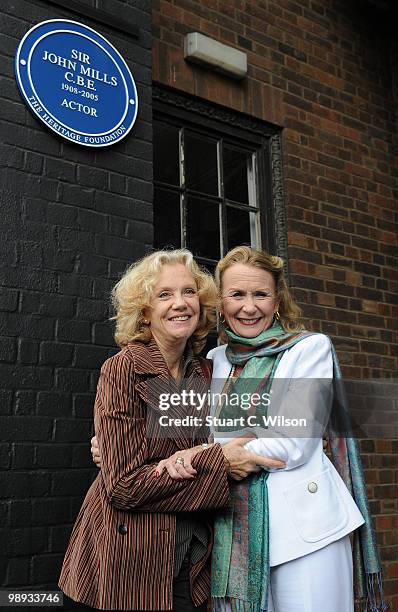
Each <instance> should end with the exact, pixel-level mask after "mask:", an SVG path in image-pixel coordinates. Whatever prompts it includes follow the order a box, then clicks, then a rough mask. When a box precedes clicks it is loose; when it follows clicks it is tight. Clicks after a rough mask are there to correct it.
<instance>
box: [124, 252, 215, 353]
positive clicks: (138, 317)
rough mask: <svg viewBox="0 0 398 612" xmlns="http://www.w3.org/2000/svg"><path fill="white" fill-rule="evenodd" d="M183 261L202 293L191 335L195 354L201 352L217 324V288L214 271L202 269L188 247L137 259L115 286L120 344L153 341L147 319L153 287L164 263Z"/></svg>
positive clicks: (200, 293)
mask: <svg viewBox="0 0 398 612" xmlns="http://www.w3.org/2000/svg"><path fill="white" fill-rule="evenodd" d="M165 264H171V265H174V264H183V265H184V266H186V267H187V269H188V270H189V272H190V273H191V274H192V276H193V278H194V280H195V283H196V286H197V289H198V295H199V303H200V315H199V322H198V325H197V327H196V329H195V331H194V333H193V335H192V336H191V338H190V343H191V346H192V349H193V352H194V353H195V354H197V353H200V351H201V350H202V348H203V346H204V345H205V343H206V338H207V335H208V333H209V331H210V329H211V328H212V327H214V326H215V321H216V315H215V309H216V306H217V303H218V296H217V288H216V285H215V283H214V280H213V277H212V276H211V274H209V273H208V272H206V271H205V270H202V269H201V268H200V267H199V266H198V264H197V263H196V261H195V260H194V258H193V255H192V253H191V252H190V251H188V250H187V249H175V250H168V251H166V250H163V251H155V252H154V253H151V254H150V255H147V256H146V257H144V258H143V259H140V260H139V261H136V262H135V263H133V264H132V265H131V266H130V267H129V268H128V269H127V271H126V272H125V274H124V275H123V277H122V278H121V279H120V281H119V282H118V283H117V284H116V285H115V287H114V288H113V290H112V304H113V307H114V309H115V312H116V314H115V316H114V317H112V319H113V320H115V321H116V331H115V340H116V343H117V344H118V346H120V347H123V346H126V344H128V343H129V342H133V341H135V340H139V341H141V342H145V343H147V342H149V340H150V339H151V337H152V334H151V328H150V326H149V325H148V324H145V323H144V318H145V317H144V314H143V313H144V310H145V308H148V307H150V302H151V299H152V296H153V290H154V287H155V284H156V281H157V277H158V275H159V273H160V270H161V268H162V266H164V265H165Z"/></svg>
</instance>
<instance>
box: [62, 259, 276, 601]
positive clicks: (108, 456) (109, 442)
mask: <svg viewBox="0 0 398 612" xmlns="http://www.w3.org/2000/svg"><path fill="white" fill-rule="evenodd" d="M113 303H114V306H115V310H116V315H115V317H114V318H115V320H116V334H115V338H116V341H117V343H118V345H119V347H120V349H121V350H120V352H118V353H117V354H116V355H114V356H113V357H111V358H110V359H108V360H107V361H106V362H105V363H104V365H103V366H102V368H101V374H100V378H99V382H98V388H97V395H96V401H95V406H94V422H95V431H96V435H97V438H98V445H99V450H100V453H101V458H102V466H101V467H102V469H101V471H100V472H99V473H98V476H97V478H96V479H95V481H94V482H93V484H92V485H91V487H90V489H89V491H88V493H87V495H86V498H85V500H84V502H83V505H82V507H81V510H80V512H79V515H78V517H77V520H76V523H75V526H74V529H73V531H72V535H71V539H70V542H69V546H68V549H67V552H66V555H65V559H64V564H63V567H62V573H61V577H60V581H59V585H60V587H61V589H62V590H63V591H64V592H65V593H66V594H67V595H68V596H69V597H71V598H72V599H73V600H75V601H77V602H80V603H82V604H85V605H86V606H89V607H93V608H99V609H103V610H175V611H176V612H177V611H179V612H183V611H184V612H188V611H190V610H194V609H198V608H199V609H200V610H204V609H205V606H206V600H207V598H208V596H209V561H210V559H209V556H210V549H211V539H212V536H211V524H210V520H209V517H208V515H207V513H206V512H207V511H208V510H210V509H215V508H220V507H223V506H225V505H226V504H227V503H228V500H229V484H228V479H227V477H228V476H229V477H230V478H232V479H233V478H241V477H243V476H246V475H248V474H250V473H252V472H256V471H259V469H260V467H259V466H262V467H271V466H281V465H283V463H281V462H279V461H274V460H272V459H271V460H268V459H266V458H264V457H260V456H257V455H255V454H254V453H252V452H251V451H248V450H246V449H244V448H243V444H244V441H232V442H230V443H229V444H227V445H225V446H224V447H223V448H222V447H221V446H220V445H219V444H215V445H212V446H211V447H208V446H209V445H208V444H207V443H206V442H207V440H206V438H205V437H203V430H202V431H198V432H194V433H195V434H196V435H195V436H192V437H190V438H187V436H186V435H181V436H178V435H175V436H174V437H170V436H168V437H166V436H165V435H163V433H162V431H161V427H160V419H159V416H160V414H161V413H160V409H159V405H157V404H156V403H153V402H152V401H151V388H153V387H154V386H155V387H156V385H158V387H160V388H162V387H163V388H165V387H166V388H173V389H174V390H176V391H178V390H179V389H180V388H181V385H183V384H185V386H186V388H191V387H194V386H195V385H197V384H198V381H199V385H200V386H201V387H202V388H204V389H206V388H207V384H208V383H209V382H210V369H209V366H208V363H207V362H206V360H204V359H202V358H200V357H198V353H199V352H200V350H201V349H202V348H203V346H204V343H205V341H206V336H207V333H208V331H209V329H210V328H211V326H212V324H213V321H214V307H215V304H216V288H215V285H214V281H213V279H212V277H211V276H210V275H209V274H208V273H206V272H204V271H202V270H201V269H200V268H199V267H198V265H197V263H196V262H195V261H194V259H193V257H192V254H191V253H190V252H189V251H187V250H184V249H181V250H175V251H157V252H155V253H152V254H150V255H148V256H147V257H144V258H143V259H142V260H140V261H138V262H136V263H135V264H133V265H132V266H131V267H130V268H129V270H128V271H127V272H126V274H125V275H124V276H123V278H122V279H121V280H120V281H119V282H118V283H117V285H116V287H115V288H114V291H113ZM185 410H186V408H185V407H184V406H183V405H178V406H174V407H173V411H174V412H173V414H174V415H177V416H180V417H181V416H183V415H184V412H185ZM175 433H176V432H175ZM177 433H178V432H177ZM187 446H188V447H190V448H189V449H188V450H184V449H187ZM170 455H173V460H172V465H171V466H169V471H170V474H171V476H170V475H169V473H167V472H164V473H162V474H161V473H160V472H159V471H157V465H158V463H159V461H160V460H161V459H163V458H166V457H169V456H170ZM188 457H189V459H188ZM184 462H185V465H184Z"/></svg>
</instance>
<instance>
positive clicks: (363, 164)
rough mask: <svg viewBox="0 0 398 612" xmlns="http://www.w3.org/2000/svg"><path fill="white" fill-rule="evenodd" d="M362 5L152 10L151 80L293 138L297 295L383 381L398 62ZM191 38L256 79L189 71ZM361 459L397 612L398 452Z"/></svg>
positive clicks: (180, 4) (354, 370) (358, 367)
mask: <svg viewBox="0 0 398 612" xmlns="http://www.w3.org/2000/svg"><path fill="white" fill-rule="evenodd" d="M363 5H364V2H362V3H361V2H360V1H358V2H356V3H354V2H338V1H336V0H316V1H313V0H263V1H261V0H253V1H246V2H245V1H243V0H230V1H226V0H202V1H201V2H196V1H193V0H171V1H168V0H153V2H152V6H153V34H154V39H155V40H154V48H153V59H154V64H153V79H154V81H155V82H158V83H161V84H164V85H168V86H170V87H173V88H176V89H178V90H182V91H184V92H187V93H189V94H192V95H194V96H198V97H200V98H204V99H206V100H211V101H214V102H215V103H218V104H221V105H224V106H228V107H230V108H232V109H235V110H237V111H241V112H244V113H248V114H250V115H253V116H255V117H257V118H260V119H262V120H264V121H267V122H271V123H273V124H276V125H278V126H281V127H282V128H283V149H284V176H285V184H284V187H285V202H286V214H287V219H288V240H289V264H290V270H291V281H292V286H293V288H294V292H295V295H296V297H297V299H298V301H299V302H300V304H301V305H302V307H303V309H304V312H305V315H306V316H307V317H308V318H309V321H310V323H309V325H310V326H312V327H313V328H314V329H317V330H320V331H322V332H325V333H327V334H330V335H331V336H332V337H333V340H334V342H335V345H336V347H337V349H338V352H339V356H340V359H341V362H342V364H343V367H344V372H345V374H346V375H348V376H354V377H358V378H367V377H378V378H380V377H391V376H392V375H395V376H396V375H397V369H398V368H397V366H398V363H397V355H398V316H397V315H398V301H397V292H396V290H397V287H398V270H397V267H396V264H397V234H396V225H395V223H396V214H397V213H396V197H397V191H398V189H397V188H398V181H397V159H396V157H395V159H394V153H395V154H396V151H397V148H396V146H397V142H398V138H397V124H396V117H395V106H394V89H393V86H392V81H393V79H392V70H391V59H392V58H393V57H395V58H397V57H398V54H397V52H396V50H395V53H394V52H393V51H392V49H391V42H392V39H393V35H392V34H388V32H386V30H385V23H383V18H381V19H378V18H377V17H376V12H374V13H373V14H371V13H369V12H367V11H366V10H365V9H364V7H363ZM192 31H198V32H201V33H203V34H207V35H208V36H211V37H213V38H215V39H217V40H219V41H220V42H223V43H226V44H229V45H232V46H233V47H236V48H239V49H241V50H242V51H245V52H246V53H247V55H248V76H247V78H246V79H244V80H243V81H240V82H239V81H233V80H232V79H230V78H227V77H225V76H221V75H218V74H216V73H215V72H212V71H211V70H207V69H204V68H200V67H197V66H194V65H192V64H189V63H187V62H185V60H184V57H183V39H184V35H185V34H186V33H187V32H192ZM396 87H397V85H396V83H395V92H396V91H397V89H396ZM395 100H397V97H396V94H395ZM394 145H395V150H394ZM362 452H363V459H364V464H365V467H366V468H367V480H368V484H369V494H370V498H371V500H372V510H373V512H374V514H375V516H376V526H377V531H378V538H379V542H380V544H381V549H382V556H383V560H384V568H385V576H386V590H387V593H388V595H389V599H390V601H392V602H393V603H395V605H396V607H397V609H398V537H397V534H398V529H397V527H398V518H397V514H398V512H397V511H398V500H397V498H398V484H397V483H398V442H397V441H390V440H378V441H370V440H369V441H364V442H363V444H362Z"/></svg>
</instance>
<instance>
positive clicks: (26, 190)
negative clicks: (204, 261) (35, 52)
mask: <svg viewBox="0 0 398 612" xmlns="http://www.w3.org/2000/svg"><path fill="white" fill-rule="evenodd" d="M86 4H89V3H86ZM65 5H68V2H65ZM101 8H102V9H103V10H107V11H109V12H110V13H113V14H115V15H118V16H119V17H123V20H124V21H125V24H126V28H127V31H128V28H129V24H130V23H132V24H136V25H137V26H138V27H139V34H138V38H132V37H131V36H130V35H129V34H128V33H123V32H122V31H118V30H115V29H112V27H110V26H108V25H104V24H100V23H96V22H94V21H90V20H88V19H86V18H80V17H79V15H78V14H75V13H69V12H67V11H65V10H62V9H60V8H57V7H56V6H54V5H50V4H49V3H47V2H44V1H41V0H40V1H39V0H32V1H25V2H23V3H19V2H17V3H15V2H8V1H7V2H5V3H2V7H1V11H0V23H1V54H2V61H1V66H0V79H1V81H0V96H1V117H0V118H1V122H0V130H1V131H0V141H1V145H0V177H1V180H0V185H1V190H0V192H1V195H0V225H1V228H2V229H1V235H2V239H1V241H0V250H1V255H0V275H1V280H2V285H3V287H2V289H1V292H0V333H1V338H0V361H1V363H0V379H1V381H2V384H1V391H0V436H1V440H2V442H1V445H0V470H1V473H0V542H1V547H0V548H1V552H0V588H12V587H14V586H18V587H22V586H29V585H34V586H35V587H45V586H49V587H53V588H54V586H55V583H56V581H57V578H58V575H59V569H60V563H61V561H62V558H63V554H64V552H65V549H66V544H67V541H68V537H69V533H70V529H71V523H72V522H73V521H74V519H75V517H76V514H77V511H78V509H79V507H80V505H81V501H82V496H83V494H84V493H85V492H86V490H87V488H88V485H89V483H90V481H91V478H92V476H93V473H94V471H93V468H92V463H91V456H90V452H89V440H90V437H91V431H92V406H93V396H94V392H95V387H96V380H97V376H98V372H99V368H100V365H101V363H102V362H103V361H104V360H105V359H106V358H107V357H108V356H109V355H110V354H112V353H113V352H114V350H115V348H114V346H115V345H114V342H113V338H112V325H111V324H110V323H109V321H108V317H109V306H108V303H109V292H110V289H111V287H112V286H113V284H114V283H115V281H116V279H117V278H118V276H119V274H120V273H121V271H123V270H124V269H125V268H126V266H127V264H128V263H131V262H132V261H133V260H134V259H136V258H137V257H138V256H141V255H143V254H144V253H145V252H147V250H148V248H149V247H150V246H151V245H152V204H151V202H152V127H151V33H150V27H151V15H150V3H149V2H147V1H146V0H140V1H139V2H137V1H134V2H118V1H117V0H108V1H107V2H102V3H101ZM92 12H93V16H95V9H94V8H93V9H92ZM62 17H65V18H69V19H74V20H77V21H82V22H83V23H86V24H87V25H89V26H91V27H93V28H94V29H96V30H97V31H99V32H100V33H102V34H103V35H104V36H106V37H107V38H108V39H109V40H110V41H111V42H112V43H113V44H114V45H115V46H116V48H117V49H119V50H120V52H121V53H122V55H123V57H124V58H125V59H126V61H127V62H128V64H129V66H130V68H131V70H132V73H133V75H134V78H135V80H136V84H137V89H138V96H139V112H138V118H137V121H136V124H135V125H134V127H133V129H132V132H131V133H130V134H129V136H127V137H126V139H125V140H123V141H121V142H120V143H118V144H116V145H114V146H111V147H108V148H105V149H102V150H101V149H90V148H88V147H79V146H77V145H73V144H69V143H68V142H67V141H65V140H62V139H60V138H58V137H57V136H56V135H54V134H53V133H52V132H51V131H50V130H48V129H46V127H45V126H44V125H43V124H42V123H41V122H39V121H38V120H36V119H35V118H34V117H33V116H32V115H31V113H30V111H29V110H28V108H27V107H26V106H25V104H24V103H23V102H22V99H21V97H20V95H19V92H18V88H17V84H16V81H15V78H14V67H13V61H14V55H15V51H16V47H17V45H18V43H19V41H20V39H21V38H22V36H23V35H24V34H25V33H26V32H27V31H28V30H29V29H30V28H31V27H32V26H33V25H34V24H35V23H38V22H40V21H43V20H46V19H53V18H62Z"/></svg>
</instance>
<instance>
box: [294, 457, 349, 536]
mask: <svg viewBox="0 0 398 612" xmlns="http://www.w3.org/2000/svg"><path fill="white" fill-rule="evenodd" d="M283 495H284V497H285V499H286V501H287V503H288V506H289V508H290V511H291V515H292V518H293V522H294V524H295V526H296V529H297V531H298V533H299V535H300V536H301V537H302V539H303V540H304V541H305V542H318V541H319V540H323V539H325V538H328V537H330V536H332V535H334V534H335V533H338V532H339V531H340V530H341V529H344V527H345V526H346V525H347V523H348V520H349V515H348V511H347V508H346V506H345V503H344V500H343V499H342V496H341V494H340V491H339V490H338V487H337V485H336V483H335V481H334V479H333V476H332V474H331V472H330V470H329V468H326V469H325V470H323V471H322V472H319V473H317V474H312V475H311V476H309V477H307V478H306V479H305V480H300V482H298V483H297V484H295V485H294V486H292V487H290V488H289V489H286V490H285V491H283Z"/></svg>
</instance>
